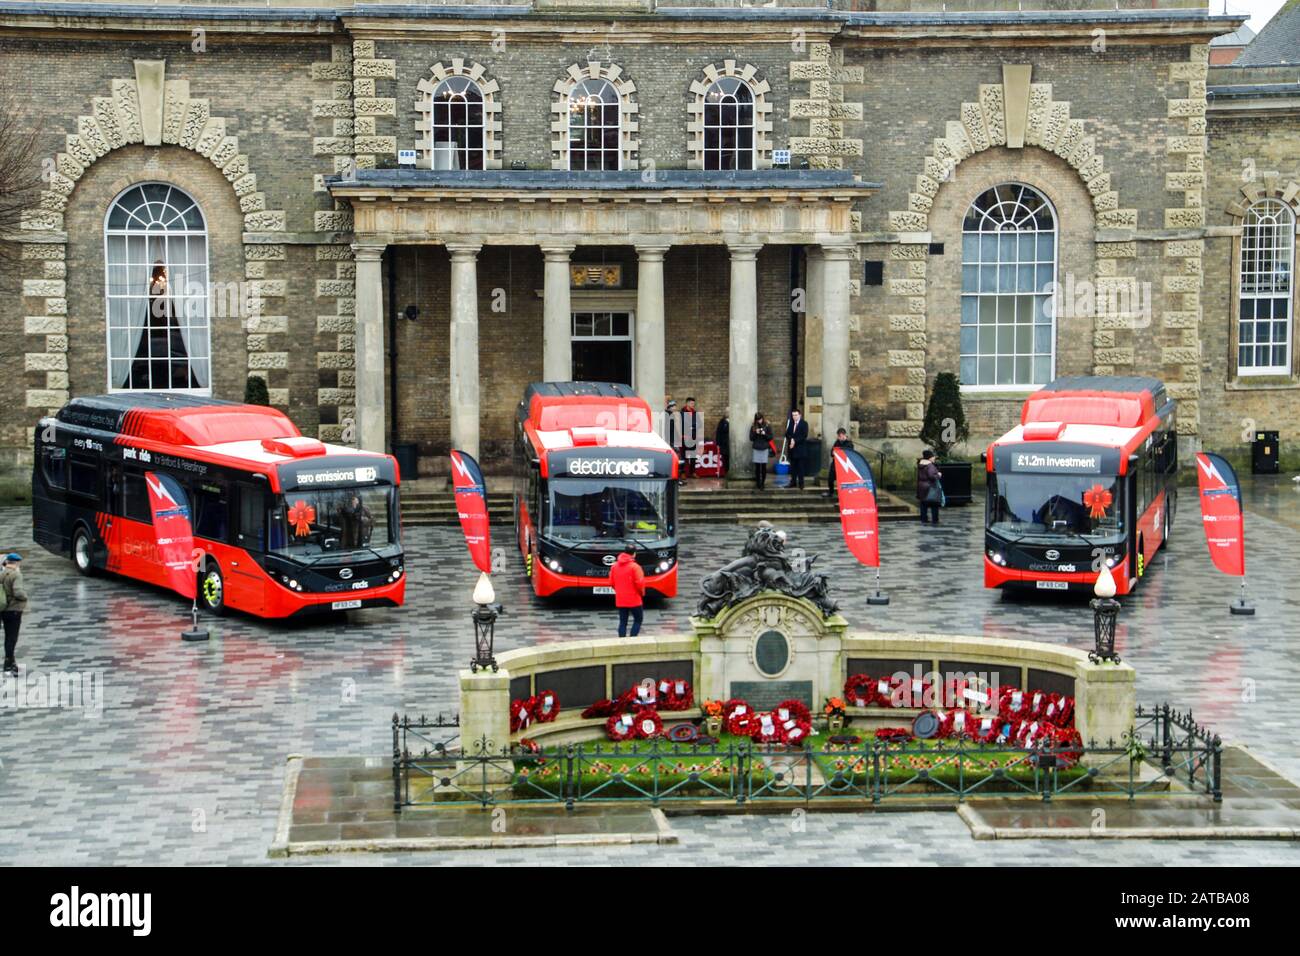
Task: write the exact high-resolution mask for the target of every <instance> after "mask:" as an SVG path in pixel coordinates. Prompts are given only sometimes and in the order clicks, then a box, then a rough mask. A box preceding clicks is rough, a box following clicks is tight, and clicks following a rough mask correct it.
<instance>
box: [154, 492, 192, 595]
mask: <svg viewBox="0 0 1300 956" xmlns="http://www.w3.org/2000/svg"><path fill="white" fill-rule="evenodd" d="M144 483H145V485H146V486H148V488H149V512H150V514H152V515H153V536H154V543H155V544H156V545H157V547H158V552H157V554H158V560H159V561H160V562H161V563H162V565H163V567H164V568H166V571H167V584H168V586H169V587H170V588H171V589H172V590H173V591H175V592H176V593H177V594H179V595H180V596H181V597H187V598H189V599H190V600H193V599H194V596H195V594H196V593H197V587H198V575H197V572H196V570H195V567H194V529H193V526H192V525H191V524H190V504H189V497H188V496H187V495H186V494H185V489H184V488H182V487H181V485H180V482H178V481H177V480H176V479H175V478H173V477H172V476H171V475H161V474H159V473H158V472H156V471H146V472H145V473H144Z"/></svg>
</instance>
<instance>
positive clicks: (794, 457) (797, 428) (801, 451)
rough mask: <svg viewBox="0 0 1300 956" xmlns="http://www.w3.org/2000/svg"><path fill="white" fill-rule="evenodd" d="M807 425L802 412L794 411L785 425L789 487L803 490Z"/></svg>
mask: <svg viewBox="0 0 1300 956" xmlns="http://www.w3.org/2000/svg"><path fill="white" fill-rule="evenodd" d="M807 446H808V423H807V422H806V421H804V420H803V412H801V411H800V410H799V409H797V408H796V409H794V410H793V411H791V412H790V418H789V420H788V421H787V422H786V423H785V457H786V458H787V459H789V461H790V487H791V488H796V487H797V488H798V489H799V490H800V491H802V490H803V475H804V469H805V468H807V467H808V447H807Z"/></svg>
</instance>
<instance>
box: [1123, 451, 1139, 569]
mask: <svg viewBox="0 0 1300 956" xmlns="http://www.w3.org/2000/svg"><path fill="white" fill-rule="evenodd" d="M1140 472H1141V468H1139V467H1137V466H1136V465H1135V464H1134V463H1133V462H1132V461H1130V462H1129V469H1128V474H1127V475H1125V476H1124V528H1125V541H1124V549H1125V550H1124V553H1125V555H1126V556H1127V558H1128V579H1129V581H1130V582H1136V581H1137V579H1138V578H1139V577H1140V575H1139V574H1138V568H1139V567H1140V566H1141V565H1140V564H1139V562H1140V561H1141V558H1140V557H1139V552H1138V538H1139V537H1140V535H1139V533H1138V526H1137V519H1138V515H1139V514H1141V511H1140V510H1139V509H1140V508H1141V503H1140V502H1139V501H1138V498H1139V497H1140V496H1141V493H1142V492H1141V481H1140V480H1139V479H1140Z"/></svg>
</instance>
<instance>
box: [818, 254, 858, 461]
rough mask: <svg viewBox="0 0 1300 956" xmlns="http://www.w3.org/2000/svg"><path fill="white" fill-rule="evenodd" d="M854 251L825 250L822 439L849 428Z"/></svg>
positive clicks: (831, 439)
mask: <svg viewBox="0 0 1300 956" xmlns="http://www.w3.org/2000/svg"><path fill="white" fill-rule="evenodd" d="M852 261H853V249H852V248H851V247H849V246H824V247H823V248H822V268H821V272H822V292H821V302H822V310H823V312H822V437H823V438H825V440H826V442H827V443H828V444H829V443H830V442H833V441H834V440H835V430H836V429H837V428H843V429H845V430H847V429H848V427H849V273H850V265H849V264H850V263H851V262H852Z"/></svg>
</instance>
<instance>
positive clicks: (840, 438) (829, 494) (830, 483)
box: [822, 428, 853, 498]
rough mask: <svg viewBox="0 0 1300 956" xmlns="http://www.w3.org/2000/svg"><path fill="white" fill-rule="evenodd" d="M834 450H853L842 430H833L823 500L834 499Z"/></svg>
mask: <svg viewBox="0 0 1300 956" xmlns="http://www.w3.org/2000/svg"><path fill="white" fill-rule="evenodd" d="M836 448H847V449H848V450H849V451H852V450H853V442H852V441H850V440H849V433H848V432H847V431H845V430H844V429H843V428H837V429H835V444H834V445H832V446H831V449H832V450H831V467H830V470H829V471H827V472H826V490H825V491H823V492H822V497H823V498H836V497H838V496H837V495H836V493H835V451H834V449H836Z"/></svg>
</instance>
